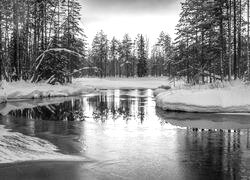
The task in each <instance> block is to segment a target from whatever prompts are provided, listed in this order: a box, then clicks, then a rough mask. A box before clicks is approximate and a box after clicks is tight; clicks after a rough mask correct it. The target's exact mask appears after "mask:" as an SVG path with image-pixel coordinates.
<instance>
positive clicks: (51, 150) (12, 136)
mask: <svg viewBox="0 0 250 180" xmlns="http://www.w3.org/2000/svg"><path fill="white" fill-rule="evenodd" d="M57 151H58V149H57V147H56V146H54V145H53V144H51V143H50V142H48V141H45V140H42V139H39V138H36V137H31V136H26V135H23V134H21V133H17V132H10V131H9V130H7V129H5V128H4V126H2V125H0V163H13V162H23V161H35V160H63V161H83V160H84V158H82V157H78V156H70V155H64V154H61V153H59V152H57Z"/></svg>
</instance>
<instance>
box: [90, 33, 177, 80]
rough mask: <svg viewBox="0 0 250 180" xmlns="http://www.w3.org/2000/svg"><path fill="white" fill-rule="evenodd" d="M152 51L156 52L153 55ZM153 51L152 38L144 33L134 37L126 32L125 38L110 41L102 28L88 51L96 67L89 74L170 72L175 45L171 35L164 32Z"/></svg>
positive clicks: (146, 74)
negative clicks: (150, 42) (151, 47)
mask: <svg viewBox="0 0 250 180" xmlns="http://www.w3.org/2000/svg"><path fill="white" fill-rule="evenodd" d="M151 54H152V55H151ZM151 54H150V52H149V40H148V39H147V38H146V37H145V36H143V35H142V34H138V35H137V37H136V38H135V39H134V40H132V39H131V38H130V36H129V34H125V35H124V37H123V39H122V40H118V39H116V38H115V37H113V38H112V40H108V38H107V35H106V34H105V33H104V32H103V31H100V32H98V33H97V34H96V36H95V37H94V39H93V43H92V47H91V48H90V49H89V51H88V61H89V62H92V64H93V65H95V66H96V69H95V71H94V70H93V69H92V70H90V71H88V72H86V73H87V75H99V76H100V77H107V76H116V77H135V76H137V77H143V76H148V75H152V76H163V75H169V74H170V71H171V66H170V64H171V61H172V59H173V46H172V43H171V38H170V36H169V35H167V34H165V33H164V32H161V34H160V36H159V38H158V40H157V43H156V44H155V45H154V47H153V49H152V52H151Z"/></svg>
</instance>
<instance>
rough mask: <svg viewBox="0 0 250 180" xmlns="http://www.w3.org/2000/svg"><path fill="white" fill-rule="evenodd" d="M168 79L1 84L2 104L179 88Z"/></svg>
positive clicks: (82, 80) (0, 95)
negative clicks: (109, 91) (104, 92)
mask: <svg viewBox="0 0 250 180" xmlns="http://www.w3.org/2000/svg"><path fill="white" fill-rule="evenodd" d="M180 84H183V82H182V81H178V83H174V82H170V81H169V80H168V78H166V77H160V78H154V77H145V78H105V79H101V78H78V79H74V80H73V83H72V84H68V85H49V84H47V83H36V84H34V83H29V82H25V81H19V82H11V83H8V82H1V84H0V103H1V102H6V101H9V100H13V99H14V100H20V99H38V98H46V97H67V96H73V95H80V94H86V93H90V92H93V91H94V90H95V89H138V88H142V89H156V88H157V87H159V86H162V85H163V86H174V85H175V86H179V85H180Z"/></svg>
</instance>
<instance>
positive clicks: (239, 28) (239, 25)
mask: <svg viewBox="0 0 250 180" xmlns="http://www.w3.org/2000/svg"><path fill="white" fill-rule="evenodd" d="M241 21H242V19H241V0H239V24H238V61H237V72H238V76H239V77H241V67H240V64H241V52H242V49H241Z"/></svg>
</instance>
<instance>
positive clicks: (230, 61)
mask: <svg viewBox="0 0 250 180" xmlns="http://www.w3.org/2000/svg"><path fill="white" fill-rule="evenodd" d="M227 11H228V13H227V14H228V57H229V58H228V80H229V81H231V77H232V45H231V42H232V39H231V22H232V2H231V0H229V3H228V8H227Z"/></svg>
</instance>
